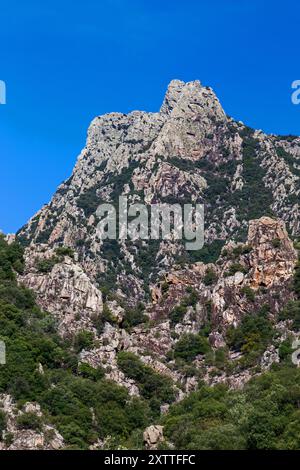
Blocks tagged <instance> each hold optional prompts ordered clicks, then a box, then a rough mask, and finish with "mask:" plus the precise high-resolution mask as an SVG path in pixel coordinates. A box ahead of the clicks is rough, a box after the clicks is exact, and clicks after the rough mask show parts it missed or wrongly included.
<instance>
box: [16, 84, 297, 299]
mask: <svg viewBox="0 0 300 470" xmlns="http://www.w3.org/2000/svg"><path fill="white" fill-rule="evenodd" d="M299 149H300V139H296V138H295V139H290V138H289V139H284V138H280V139H279V138H277V137H276V136H272V135H271V136H268V135H265V134H263V133H262V132H261V131H254V130H251V129H249V128H247V127H246V126H245V125H244V124H243V123H241V122H235V121H234V120H233V119H231V118H229V117H227V116H226V114H225V113H224V111H223V109H222V107H221V105H220V103H219V101H218V99H217V97H216V96H215V94H214V92H213V91H212V89H211V88H208V87H205V86H202V85H201V83H200V82H199V81H194V82H189V83H184V82H182V81H179V80H174V81H172V82H171V83H170V85H169V87H168V90H167V93H166V96H165V99H164V102H163V105H162V107H161V110H160V112H158V113H146V112H140V111H134V112H132V113H129V114H128V115H126V114H121V113H110V114H106V115H104V116H99V117H97V118H95V119H94V120H93V122H92V123H91V125H90V128H89V130H88V137H87V143H86V147H85V148H84V149H83V151H82V152H81V154H80V156H79V158H78V161H77V163H76V166H75V168H74V171H73V173H72V175H71V177H70V178H69V179H68V180H67V181H66V182H64V183H63V184H62V185H61V186H60V187H59V188H58V190H57V192H56V194H55V195H54V197H53V199H52V200H51V202H50V203H49V204H48V205H46V206H44V207H43V208H42V209H41V211H40V212H39V213H38V214H36V216H34V217H33V218H32V219H31V220H30V221H29V223H28V224H27V225H26V226H25V227H24V228H23V229H22V230H21V231H20V232H19V233H18V236H19V238H20V240H22V241H23V242H24V243H25V244H31V245H32V246H33V250H34V251H35V250H38V246H39V244H40V243H47V246H48V247H50V248H53V247H57V246H59V245H65V246H71V247H73V248H74V249H75V251H76V252H77V253H78V261H77V264H79V265H80V266H81V268H82V269H83V271H84V272H85V273H86V274H87V276H88V277H89V279H90V280H91V282H92V283H93V284H94V283H96V284H97V285H98V286H99V287H102V286H103V285H105V286H106V285H107V284H108V283H109V285H110V286H111V285H114V286H116V288H117V289H121V291H122V292H123V295H125V296H127V297H129V296H128V292H130V293H131V296H130V302H131V303H136V302H138V301H141V300H144V299H145V286H144V285H143V284H144V282H143V281H144V278H145V276H146V277H148V276H149V281H150V283H151V284H155V283H156V281H157V278H156V277H157V276H156V274H157V272H161V271H162V270H164V271H165V272H168V271H170V269H172V266H173V265H174V264H176V263H177V261H178V259H182V258H184V257H187V258H189V256H188V254H187V253H186V252H185V250H184V249H183V247H182V244H180V243H179V244H178V243H175V242H171V241H170V242H168V243H164V242H162V243H156V244H155V243H152V242H144V243H143V244H142V248H143V249H142V250H141V246H140V244H139V243H133V242H130V243H124V242H123V241H118V240H117V241H116V242H115V243H114V244H111V245H110V246H109V247H107V244H104V243H102V242H101V240H99V239H98V237H97V231H96V225H97V217H96V214H95V212H96V209H97V207H98V205H99V204H100V203H101V202H105V201H110V202H112V203H114V204H116V203H117V201H118V197H119V195H121V194H123V195H126V196H127V197H128V202H129V203H131V202H138V203H146V204H150V203H157V202H177V203H183V202H185V201H188V202H195V201H196V200H197V201H198V202H203V203H205V205H206V214H205V221H206V245H209V244H210V243H212V242H214V241H217V240H218V241H220V240H223V242H225V241H226V240H228V239H233V240H234V239H238V238H240V237H241V234H243V233H244V231H245V229H246V227H247V225H248V223H249V220H251V219H253V218H259V217H261V216H264V215H266V213H270V212H273V214H274V216H275V217H279V218H281V219H282V220H284V221H285V222H286V224H287V227H288V229H289V230H290V232H291V233H292V234H293V235H297V234H299V233H300V232H299V205H298V202H299V193H300V187H299V159H300V156H299V155H300V150H299ZM258 199H259V200H258ZM141 251H143V254H144V252H145V251H150V252H151V256H149V259H148V260H147V264H148V266H147V267H146V266H145V263H144V262H143V260H142V259H141ZM142 256H143V255H142ZM128 265H130V267H131V271H130V272H128ZM257 275H258V276H260V275H259V274H257ZM257 282H260V280H259V279H258V280H257ZM147 283H148V281H147V282H146V284H147ZM146 290H147V289H146Z"/></svg>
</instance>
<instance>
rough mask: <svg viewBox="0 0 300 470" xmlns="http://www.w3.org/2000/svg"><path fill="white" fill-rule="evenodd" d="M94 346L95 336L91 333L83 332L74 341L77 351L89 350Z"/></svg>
mask: <svg viewBox="0 0 300 470" xmlns="http://www.w3.org/2000/svg"><path fill="white" fill-rule="evenodd" d="M93 346H94V334H93V333H92V332H91V331H87V330H81V331H79V332H78V333H77V335H76V336H75V340H74V349H75V351H76V352H77V353H78V352H81V351H82V350H83V349H86V350H89V349H92V348H93Z"/></svg>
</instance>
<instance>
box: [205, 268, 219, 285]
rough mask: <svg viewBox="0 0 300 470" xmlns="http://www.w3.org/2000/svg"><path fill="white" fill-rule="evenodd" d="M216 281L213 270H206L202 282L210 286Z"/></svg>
mask: <svg viewBox="0 0 300 470" xmlns="http://www.w3.org/2000/svg"><path fill="white" fill-rule="evenodd" d="M216 281H217V275H216V273H215V271H214V270H213V269H207V270H206V273H205V276H204V278H203V282H204V284H205V285H206V286H211V285H212V284H214V283H215V282H216Z"/></svg>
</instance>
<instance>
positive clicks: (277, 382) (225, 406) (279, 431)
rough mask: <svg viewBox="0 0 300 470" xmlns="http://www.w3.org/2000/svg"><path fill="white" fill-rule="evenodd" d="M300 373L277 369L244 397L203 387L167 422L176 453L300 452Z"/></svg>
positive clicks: (240, 393)
mask: <svg viewBox="0 0 300 470" xmlns="http://www.w3.org/2000/svg"><path fill="white" fill-rule="evenodd" d="M299 383H300V370H299V369H297V368H295V367H291V366H277V367H275V368H274V370H273V371H271V372H268V373H265V374H263V375H261V376H260V377H257V378H254V379H252V380H251V381H250V382H249V383H248V384H247V385H246V386H245V387H244V389H243V390H242V391H232V390H228V389H227V388H226V387H225V386H223V385H218V386H215V387H207V386H204V385H202V386H200V388H199V390H198V391H197V392H194V393H192V394H190V395H189V396H188V397H186V398H185V399H184V400H183V401H181V402H180V403H178V404H175V405H172V406H171V408H170V411H169V413H168V414H167V415H166V416H165V417H164V418H162V424H164V425H165V429H164V432H165V435H166V437H167V438H169V439H170V440H171V441H172V442H173V443H174V445H175V449H187V450H194V449H199V450H238V449H249V450H255V449H277V450H282V449H291V450H296V449H299V448H300V437H299V436H300V432H299V429H300V414H299V398H300V387H299Z"/></svg>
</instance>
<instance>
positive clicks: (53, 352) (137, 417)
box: [0, 236, 173, 449]
mask: <svg viewBox="0 0 300 470" xmlns="http://www.w3.org/2000/svg"><path fill="white" fill-rule="evenodd" d="M23 265H24V263H23V250H22V248H21V247H20V246H19V245H18V244H12V245H7V243H6V242H5V240H4V237H3V236H0V339H1V340H3V341H4V342H5V344H6V351H7V358H6V359H7V363H6V365H5V367H3V366H1V367H0V393H9V394H11V395H12V396H13V397H14V399H15V400H16V401H17V402H18V403H19V404H20V405H22V404H24V403H25V402H26V401H36V402H37V403H39V404H40V405H41V407H42V411H43V413H44V416H45V420H46V422H49V423H52V424H54V425H55V426H56V427H57V429H58V430H59V432H60V433H61V434H62V435H63V437H64V439H65V441H66V444H67V445H69V446H70V447H71V448H76V449H87V448H88V446H89V445H90V444H92V443H93V442H95V441H96V440H97V439H98V438H101V439H103V438H105V437H106V436H108V435H110V436H113V437H114V439H116V440H117V441H118V443H119V445H121V444H122V443H123V444H124V445H126V442H127V440H128V439H129V440H130V439H131V435H135V434H138V435H140V434H141V433H142V431H143V429H144V428H145V427H146V426H147V425H148V424H150V423H151V419H152V415H153V412H152V411H151V410H150V408H149V405H148V404H147V403H146V401H145V400H144V399H132V398H130V397H129V395H128V391H127V390H126V389H125V388H122V387H120V386H118V385H116V384H114V383H111V382H109V381H107V380H105V379H104V378H103V377H104V372H103V370H102V369H101V368H99V369H94V368H92V367H90V366H88V365H87V364H80V365H78V357H77V355H76V354H75V352H72V347H71V346H72V344H71V343H70V342H68V341H67V340H61V338H60V337H58V335H57V334H56V333H55V330H56V328H55V322H54V319H53V317H52V316H50V315H48V314H46V313H44V312H42V311H41V310H40V309H39V308H38V307H37V306H36V304H35V299H34V295H33V294H32V292H31V291H29V290H28V289H25V288H24V287H22V286H19V285H18V284H17V282H16V275H15V271H16V270H19V269H20V267H21V266H23ZM75 346H76V349H77V350H80V349H82V348H83V347H90V346H92V338H91V337H90V335H89V334H87V332H80V334H78V335H77V337H76V341H75ZM39 364H41V365H42V367H43V370H44V373H43V374H41V373H40V372H39ZM147 375H149V374H147ZM149 377H150V375H149ZM154 378H155V381H156V382H155V384H154V383H153V382H152V383H151V381H150V384H149V386H148V389H150V387H151V385H152V386H153V387H154V390H153V392H152V393H153V396H155V393H156V389H157V390H158V391H160V394H162V396H163V397H164V399H166V400H167V398H168V397H172V396H173V395H172V389H171V392H170V390H169V388H167V387H165V392H164V395H163V392H162V389H163V385H162V384H165V385H166V381H167V380H168V379H165V378H164V377H162V378H161V376H159V375H158V374H156V375H155V374H154ZM168 384H169V382H168ZM170 388H171V387H170ZM146 389H147V387H145V390H146ZM148 393H149V394H150V391H148ZM157 393H158V395H159V392H157ZM92 410H93V412H94V418H93V412H92ZM40 424H41V423H40V421H39V420H38V419H37V418H36V416H32V414H31V413H25V414H23V415H22V417H20V418H18V426H19V427H20V428H26V429H27V428H30V429H37V428H38V427H39V426H40ZM5 426H6V418H5V416H4V414H3V413H0V427H1V428H2V429H3V428H5ZM11 439H12V436H7V441H9V440H10V441H11Z"/></svg>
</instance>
